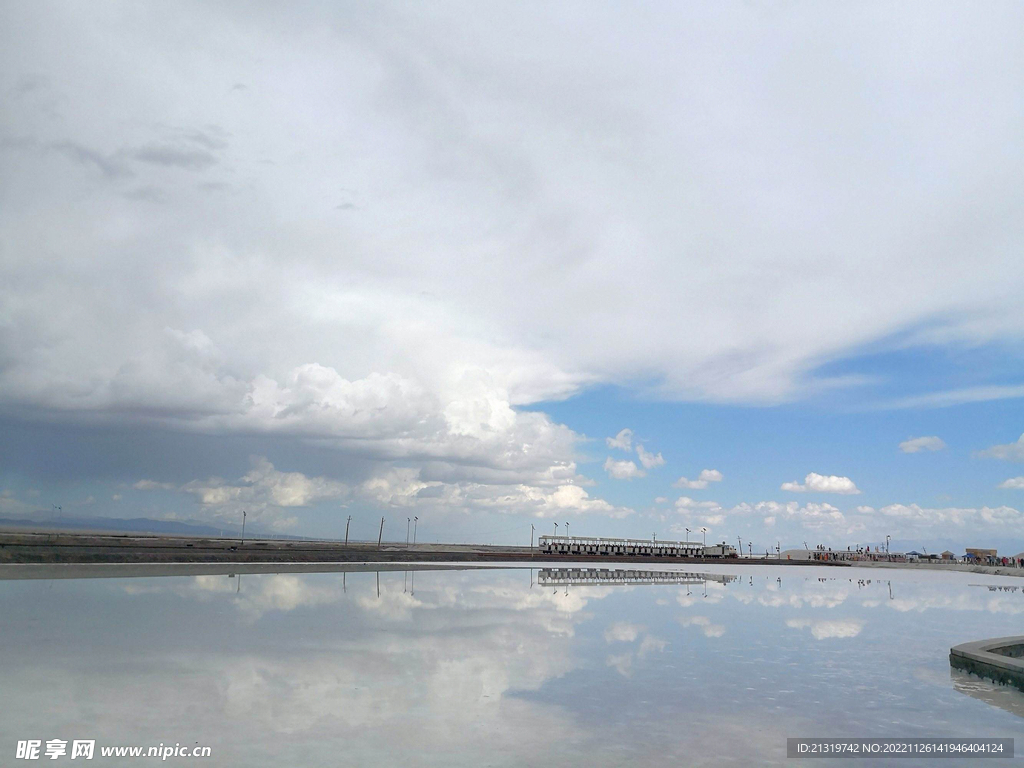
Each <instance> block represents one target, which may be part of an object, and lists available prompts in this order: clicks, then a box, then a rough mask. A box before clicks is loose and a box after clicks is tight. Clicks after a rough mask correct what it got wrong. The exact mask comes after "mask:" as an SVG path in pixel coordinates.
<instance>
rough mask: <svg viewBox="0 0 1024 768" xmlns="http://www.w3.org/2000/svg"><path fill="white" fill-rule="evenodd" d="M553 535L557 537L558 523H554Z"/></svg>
mask: <svg viewBox="0 0 1024 768" xmlns="http://www.w3.org/2000/svg"><path fill="white" fill-rule="evenodd" d="M555 537H556V538H557V537H558V523H555Z"/></svg>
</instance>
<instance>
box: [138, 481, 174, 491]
mask: <svg viewBox="0 0 1024 768" xmlns="http://www.w3.org/2000/svg"><path fill="white" fill-rule="evenodd" d="M132 488H134V489H135V490H137V491H173V490H174V489H175V488H177V486H176V485H175V484H174V483H158V482H156V481H155V480H139V481H138V482H137V483H135V484H134V485H133V486H132Z"/></svg>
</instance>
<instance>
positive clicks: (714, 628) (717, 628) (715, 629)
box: [679, 616, 725, 637]
mask: <svg viewBox="0 0 1024 768" xmlns="http://www.w3.org/2000/svg"><path fill="white" fill-rule="evenodd" d="M679 623H680V624H681V625H682V626H684V627H699V628H700V631H701V632H703V633H704V636H705V637H721V636H722V635H724V634H725V627H723V626H722V625H721V624H714V623H713V622H712V621H711V619H709V618H708V617H707V616H683V617H680V619H679Z"/></svg>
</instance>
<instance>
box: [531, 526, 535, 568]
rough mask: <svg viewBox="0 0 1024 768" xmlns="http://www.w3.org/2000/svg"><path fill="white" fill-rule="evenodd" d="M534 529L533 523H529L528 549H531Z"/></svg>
mask: <svg viewBox="0 0 1024 768" xmlns="http://www.w3.org/2000/svg"><path fill="white" fill-rule="evenodd" d="M534 530H536V529H535V527H534V525H533V523H530V549H533V532H534ZM530 575H531V576H532V575H533V571H530Z"/></svg>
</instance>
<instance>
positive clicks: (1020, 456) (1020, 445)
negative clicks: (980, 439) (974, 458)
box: [979, 435, 1024, 461]
mask: <svg viewBox="0 0 1024 768" xmlns="http://www.w3.org/2000/svg"><path fill="white" fill-rule="evenodd" d="M979 455H981V456H989V457H991V458H993V459H1007V460H1008V461H1024V435H1021V436H1020V438H1019V439H1018V440H1017V442H1015V443H1007V444H1006V445H993V446H992V447H991V448H986V449H985V450H984V451H981V452H980V454H979Z"/></svg>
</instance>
